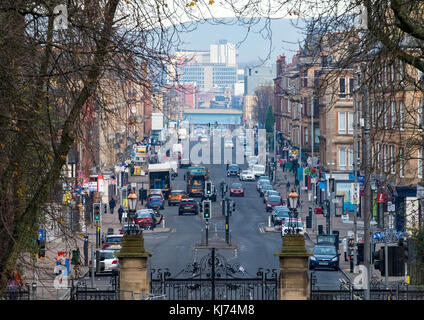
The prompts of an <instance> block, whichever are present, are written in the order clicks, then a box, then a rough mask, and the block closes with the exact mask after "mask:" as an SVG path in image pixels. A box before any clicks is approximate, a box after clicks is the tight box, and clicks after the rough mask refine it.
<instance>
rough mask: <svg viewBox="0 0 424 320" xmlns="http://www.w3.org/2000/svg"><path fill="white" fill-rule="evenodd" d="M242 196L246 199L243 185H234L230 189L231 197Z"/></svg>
mask: <svg viewBox="0 0 424 320" xmlns="http://www.w3.org/2000/svg"><path fill="white" fill-rule="evenodd" d="M232 196H241V197H244V189H243V185H242V184H241V183H233V184H232V185H231V187H230V197H232Z"/></svg>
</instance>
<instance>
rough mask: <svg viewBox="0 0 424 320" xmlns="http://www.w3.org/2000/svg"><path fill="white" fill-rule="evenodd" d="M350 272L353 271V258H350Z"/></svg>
mask: <svg viewBox="0 0 424 320" xmlns="http://www.w3.org/2000/svg"><path fill="white" fill-rule="evenodd" d="M350 273H353V259H350Z"/></svg>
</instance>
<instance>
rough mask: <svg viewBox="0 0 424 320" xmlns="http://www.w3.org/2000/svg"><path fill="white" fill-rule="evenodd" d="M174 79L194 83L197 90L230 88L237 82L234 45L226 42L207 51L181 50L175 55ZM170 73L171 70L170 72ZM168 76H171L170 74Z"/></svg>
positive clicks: (220, 42) (211, 46) (221, 41)
mask: <svg viewBox="0 0 424 320" xmlns="http://www.w3.org/2000/svg"><path fill="white" fill-rule="evenodd" d="M174 67H175V68H174V69H175V72H176V74H175V75H174V77H171V78H175V79H171V78H170V79H169V80H171V81H174V80H176V81H178V82H179V83H188V82H189V83H195V84H196V86H197V88H198V89H199V90H211V89H212V88H215V87H221V88H226V87H231V88H233V86H234V83H236V82H237V61H236V49H235V45H234V44H232V43H229V42H228V41H227V40H220V41H219V42H218V44H212V45H210V50H209V51H201V50H181V51H177V53H176V54H175V66H174ZM171 71H172V70H171ZM169 74H171V75H172V74H173V72H170V73H169Z"/></svg>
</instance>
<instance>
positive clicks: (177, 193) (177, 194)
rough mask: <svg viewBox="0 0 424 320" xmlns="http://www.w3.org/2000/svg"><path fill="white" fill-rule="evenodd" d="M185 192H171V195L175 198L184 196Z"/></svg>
mask: <svg viewBox="0 0 424 320" xmlns="http://www.w3.org/2000/svg"><path fill="white" fill-rule="evenodd" d="M183 193H184V192H182V191H171V194H172V195H173V196H179V195H180V194H183Z"/></svg>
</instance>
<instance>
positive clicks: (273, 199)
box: [268, 196, 281, 202]
mask: <svg viewBox="0 0 424 320" xmlns="http://www.w3.org/2000/svg"><path fill="white" fill-rule="evenodd" d="M268 200H269V201H270V202H281V197H279V196H270V197H269V198H268Z"/></svg>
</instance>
